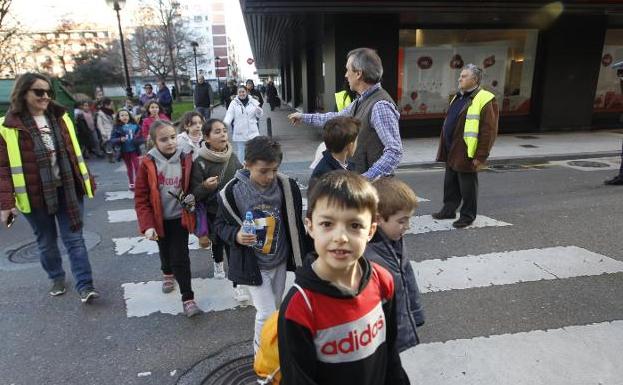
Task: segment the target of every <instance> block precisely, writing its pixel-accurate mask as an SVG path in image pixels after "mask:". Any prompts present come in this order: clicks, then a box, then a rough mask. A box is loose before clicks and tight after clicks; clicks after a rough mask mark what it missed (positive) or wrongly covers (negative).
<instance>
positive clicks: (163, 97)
mask: <svg viewBox="0 0 623 385" xmlns="http://www.w3.org/2000/svg"><path fill="white" fill-rule="evenodd" d="M158 104H160V106H161V107H162V112H163V113H164V114H165V115H166V116H167V117H168V118H169V120H171V116H172V115H173V96H171V91H169V87H167V85H166V83H165V82H164V80H161V81H160V83H158Z"/></svg>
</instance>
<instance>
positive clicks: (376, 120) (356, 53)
mask: <svg viewBox="0 0 623 385" xmlns="http://www.w3.org/2000/svg"><path fill="white" fill-rule="evenodd" d="M346 58H347V61H346V75H345V77H346V79H347V80H348V86H349V87H350V89H351V90H353V91H355V92H357V94H358V95H359V97H358V98H357V99H355V101H354V102H353V103H351V104H350V105H349V106H348V107H346V108H345V109H343V110H342V111H340V112H328V113H325V114H301V113H299V112H295V113H293V114H290V115H289V116H288V119H290V122H291V123H292V124H296V123H298V122H300V121H302V122H303V123H306V124H310V125H314V126H322V125H324V124H325V123H326V122H327V121H328V120H330V119H332V118H335V117H337V116H353V117H355V118H358V119H359V120H361V129H360V131H359V136H358V138H357V149H356V150H355V154H354V155H353V158H352V161H353V163H354V165H355V168H354V169H355V171H357V172H359V173H361V174H363V176H365V177H366V178H368V179H370V180H374V179H377V178H379V177H382V176H385V175H392V174H393V173H394V170H395V169H396V167H397V166H398V163H400V159H401V158H402V140H401V139H400V130H399V128H398V118H399V117H400V113H399V112H398V109H397V108H396V104H395V103H394V101H393V99H392V97H391V96H390V95H389V94H388V93H387V91H385V90H384V89H383V87H381V77H382V76H383V64H382V63H381V58H380V57H379V55H378V54H377V53H376V52H375V51H374V50H372V49H370V48H357V49H354V50H352V51H350V52H349V53H348V55H346Z"/></svg>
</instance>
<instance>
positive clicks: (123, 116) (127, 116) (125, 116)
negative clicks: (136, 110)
mask: <svg viewBox="0 0 623 385" xmlns="http://www.w3.org/2000/svg"><path fill="white" fill-rule="evenodd" d="M119 121H120V122H121V123H123V124H126V123H128V122H129V121H130V114H128V112H127V111H121V112H119Z"/></svg>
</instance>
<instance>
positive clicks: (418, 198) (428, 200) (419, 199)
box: [416, 196, 430, 203]
mask: <svg viewBox="0 0 623 385" xmlns="http://www.w3.org/2000/svg"><path fill="white" fill-rule="evenodd" d="M416 199H417V201H418V202H420V203H421V202H430V199H426V198H423V197H420V196H418V197H416Z"/></svg>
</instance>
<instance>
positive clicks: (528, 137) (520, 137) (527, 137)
mask: <svg viewBox="0 0 623 385" xmlns="http://www.w3.org/2000/svg"><path fill="white" fill-rule="evenodd" d="M515 138H517V139H539V137H538V136H534V135H517V136H515Z"/></svg>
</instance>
